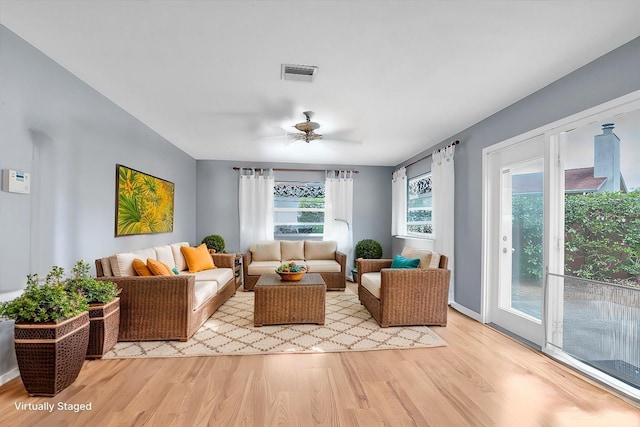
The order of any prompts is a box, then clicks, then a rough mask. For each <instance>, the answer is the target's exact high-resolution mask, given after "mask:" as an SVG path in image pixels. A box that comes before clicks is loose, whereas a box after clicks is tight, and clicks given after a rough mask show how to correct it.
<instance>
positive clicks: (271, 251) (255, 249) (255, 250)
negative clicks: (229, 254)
mask: <svg viewBox="0 0 640 427" xmlns="http://www.w3.org/2000/svg"><path fill="white" fill-rule="evenodd" d="M249 250H250V251H251V260H252V261H280V260H281V259H282V258H281V254H280V241H279V240H266V241H264V242H257V243H253V244H252V245H251V246H250V248H249Z"/></svg>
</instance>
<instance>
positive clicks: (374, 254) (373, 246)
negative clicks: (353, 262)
mask: <svg viewBox="0 0 640 427" xmlns="http://www.w3.org/2000/svg"><path fill="white" fill-rule="evenodd" d="M355 258H356V259H358V258H364V259H380V258H382V245H381V244H380V243H378V242H377V241H375V240H373V239H363V240H360V241H359V242H358V243H356V247H355ZM351 273H352V274H353V277H355V276H356V274H357V273H358V269H357V268H354V269H353V270H352V271H351Z"/></svg>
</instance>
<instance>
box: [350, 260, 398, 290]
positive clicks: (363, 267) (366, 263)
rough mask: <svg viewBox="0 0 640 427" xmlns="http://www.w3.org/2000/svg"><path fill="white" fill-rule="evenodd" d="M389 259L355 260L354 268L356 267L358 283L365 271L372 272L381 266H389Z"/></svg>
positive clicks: (378, 269)
mask: <svg viewBox="0 0 640 427" xmlns="http://www.w3.org/2000/svg"><path fill="white" fill-rule="evenodd" d="M391 262H392V260H390V259H364V258H358V259H357V260H356V268H357V269H358V284H360V283H362V275H363V274H365V273H373V272H376V271H380V270H382V269H383V268H389V267H391Z"/></svg>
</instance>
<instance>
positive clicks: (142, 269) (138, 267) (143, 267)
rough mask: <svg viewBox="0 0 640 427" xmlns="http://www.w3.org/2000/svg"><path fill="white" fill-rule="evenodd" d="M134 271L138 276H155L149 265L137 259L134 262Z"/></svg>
mask: <svg viewBox="0 0 640 427" xmlns="http://www.w3.org/2000/svg"><path fill="white" fill-rule="evenodd" d="M133 269H134V270H135V272H136V274H137V275H138V276H153V273H152V272H151V270H149V267H147V264H145V262H144V261H142V260H141V259H138V258H136V259H134V260H133Z"/></svg>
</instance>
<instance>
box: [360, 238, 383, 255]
mask: <svg viewBox="0 0 640 427" xmlns="http://www.w3.org/2000/svg"><path fill="white" fill-rule="evenodd" d="M355 256H356V259H357V258H364V259H380V258H382V245H380V243H378V242H377V241H375V240H373V239H364V240H360V241H359V242H358V243H356V248H355Z"/></svg>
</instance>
